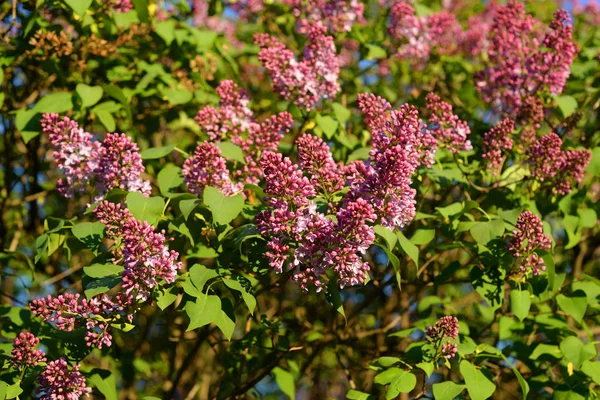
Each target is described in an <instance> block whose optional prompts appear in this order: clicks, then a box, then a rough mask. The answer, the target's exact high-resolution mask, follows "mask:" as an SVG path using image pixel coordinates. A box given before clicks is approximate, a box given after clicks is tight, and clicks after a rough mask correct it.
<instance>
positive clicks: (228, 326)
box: [215, 298, 235, 340]
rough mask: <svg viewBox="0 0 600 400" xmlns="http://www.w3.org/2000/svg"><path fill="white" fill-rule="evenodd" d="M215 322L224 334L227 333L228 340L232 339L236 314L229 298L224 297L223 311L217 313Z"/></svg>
mask: <svg viewBox="0 0 600 400" xmlns="http://www.w3.org/2000/svg"><path fill="white" fill-rule="evenodd" d="M215 324H216V325H217V327H218V328H219V329H220V330H221V332H223V335H225V337H226V338H227V340H231V337H232V336H233V331H234V330H235V314H234V312H233V306H232V305H231V302H230V301H229V299H227V298H225V299H223V303H222V305H221V313H219V314H218V315H217V318H216V319H215Z"/></svg>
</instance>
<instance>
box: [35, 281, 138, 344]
mask: <svg viewBox="0 0 600 400" xmlns="http://www.w3.org/2000/svg"><path fill="white" fill-rule="evenodd" d="M127 305H128V300H127V299H126V298H125V297H124V296H121V295H118V296H117V297H116V298H114V299H113V298H111V297H109V296H107V295H105V294H102V295H98V296H95V297H93V298H91V299H89V300H88V299H85V298H82V297H81V295H80V294H79V293H75V294H71V293H66V294H61V295H58V296H56V297H54V298H53V297H51V296H50V295H48V297H45V298H41V299H36V300H33V301H32V302H31V304H30V308H31V312H32V313H33V315H35V316H37V317H40V318H42V319H43V320H44V321H45V322H48V323H50V324H52V326H54V327H55V328H56V329H58V330H61V331H67V332H70V331H73V330H76V329H79V328H83V327H85V328H86V329H87V331H86V335H85V340H86V344H87V345H88V346H95V347H98V348H99V349H101V348H102V347H105V346H106V347H109V346H111V345H112V335H111V334H110V326H109V323H108V322H107V321H108V320H109V319H112V318H115V317H116V316H117V315H119V316H124V317H126V318H127V319H129V320H131V318H132V316H131V315H130V314H129V315H128V314H127V311H126V309H125V308H126V306H127Z"/></svg>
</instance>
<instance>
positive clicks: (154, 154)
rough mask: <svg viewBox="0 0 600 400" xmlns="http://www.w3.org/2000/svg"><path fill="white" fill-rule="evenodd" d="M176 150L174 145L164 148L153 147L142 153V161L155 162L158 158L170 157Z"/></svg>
mask: <svg viewBox="0 0 600 400" xmlns="http://www.w3.org/2000/svg"><path fill="white" fill-rule="evenodd" d="M174 148H175V145H174V144H171V145H169V146H163V147H151V148H149V149H146V150H144V151H142V152H141V153H140V156H142V160H155V159H157V158H162V157H166V156H168V155H169V154H171V152H172V151H173V149H174Z"/></svg>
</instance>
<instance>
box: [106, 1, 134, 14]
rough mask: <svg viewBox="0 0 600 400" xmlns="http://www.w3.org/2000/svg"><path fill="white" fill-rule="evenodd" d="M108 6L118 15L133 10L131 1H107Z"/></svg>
mask: <svg viewBox="0 0 600 400" xmlns="http://www.w3.org/2000/svg"><path fill="white" fill-rule="evenodd" d="M108 4H109V5H110V7H111V8H112V9H113V10H115V11H116V12H118V13H126V12H129V11H131V10H133V4H132V3H131V0H109V2H108Z"/></svg>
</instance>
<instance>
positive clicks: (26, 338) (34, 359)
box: [11, 331, 46, 369]
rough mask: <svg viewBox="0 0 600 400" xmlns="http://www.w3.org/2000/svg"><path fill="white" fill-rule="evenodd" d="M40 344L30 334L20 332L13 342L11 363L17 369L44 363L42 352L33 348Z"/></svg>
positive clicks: (44, 355) (44, 357)
mask: <svg viewBox="0 0 600 400" xmlns="http://www.w3.org/2000/svg"><path fill="white" fill-rule="evenodd" d="M39 343H40V339H38V338H37V337H35V336H34V335H33V334H32V333H31V332H26V331H24V332H21V333H19V335H17V337H16V338H15V340H14V342H13V349H12V352H11V359H12V363H13V365H14V366H15V367H17V368H19V369H24V368H27V367H36V366H37V365H38V364H39V363H43V362H46V354H44V352H43V351H42V350H36V349H35V348H36V347H37V345H38V344H39Z"/></svg>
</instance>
